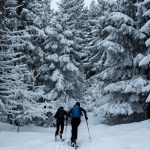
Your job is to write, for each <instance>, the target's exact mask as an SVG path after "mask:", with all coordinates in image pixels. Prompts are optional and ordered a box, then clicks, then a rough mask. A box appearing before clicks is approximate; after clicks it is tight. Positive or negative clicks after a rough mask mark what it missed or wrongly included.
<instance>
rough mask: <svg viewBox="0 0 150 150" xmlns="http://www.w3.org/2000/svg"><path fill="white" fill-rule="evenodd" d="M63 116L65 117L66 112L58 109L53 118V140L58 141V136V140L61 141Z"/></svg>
mask: <svg viewBox="0 0 150 150" xmlns="http://www.w3.org/2000/svg"><path fill="white" fill-rule="evenodd" d="M65 116H67V112H66V111H65V110H64V108H63V107H59V108H58V110H57V112H56V113H55V115H54V118H55V119H56V132H55V140H56V141H57V140H58V135H60V139H61V140H63V139H62V134H63V130H64V121H65Z"/></svg>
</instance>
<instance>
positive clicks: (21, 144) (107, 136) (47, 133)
mask: <svg viewBox="0 0 150 150" xmlns="http://www.w3.org/2000/svg"><path fill="white" fill-rule="evenodd" d="M89 127H90V133H91V137H92V143H90V140H89V138H88V130H87V126H86V124H85V122H83V123H81V125H80V127H79V138H78V144H79V150H150V120H147V121H143V122H139V123H131V124H123V125H116V126H107V125H92V124H91V123H90V124H89ZM16 130H17V128H16V127H14V126H11V125H7V124H4V123H0V131H1V132H0V150H73V148H72V147H69V146H68V145H67V141H68V140H69V139H70V130H71V129H70V126H68V128H67V139H66V142H55V141H54V132H55V128H41V127H35V126H33V125H30V126H26V127H23V128H21V131H20V132H19V133H17V132H16Z"/></svg>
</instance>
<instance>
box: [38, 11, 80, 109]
mask: <svg viewBox="0 0 150 150" xmlns="http://www.w3.org/2000/svg"><path fill="white" fill-rule="evenodd" d="M68 20H69V17H68V14H61V13H59V12H58V14H57V15H56V16H54V17H53V18H52V20H51V22H50V24H51V26H49V27H47V28H46V29H45V32H46V34H47V39H46V40H45V42H44V46H45V50H44V62H43V66H41V68H40V71H41V74H40V76H41V78H42V79H43V80H44V82H45V84H46V85H47V89H48V91H47V92H48V98H49V99H50V100H53V101H56V103H57V107H58V105H61V104H62V103H66V100H67V99H68V98H70V97H77V98H78V97H79V96H80V95H81V88H82V85H81V82H82V65H81V64H80V59H79V56H78V53H77V52H76V49H75V47H76V43H75V42H74V34H73V31H72V30H71V29H70V25H68Z"/></svg>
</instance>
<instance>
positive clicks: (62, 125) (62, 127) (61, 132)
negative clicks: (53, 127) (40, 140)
mask: <svg viewBox="0 0 150 150" xmlns="http://www.w3.org/2000/svg"><path fill="white" fill-rule="evenodd" d="M60 126H61V131H60V138H61V139H62V134H63V131H64V121H62V122H61V124H60Z"/></svg>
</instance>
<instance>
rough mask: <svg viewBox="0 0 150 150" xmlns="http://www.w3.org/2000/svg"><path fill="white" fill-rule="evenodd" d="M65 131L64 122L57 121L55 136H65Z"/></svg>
mask: <svg viewBox="0 0 150 150" xmlns="http://www.w3.org/2000/svg"><path fill="white" fill-rule="evenodd" d="M59 131H60V133H59ZM63 131H64V120H57V123H56V132H55V136H57V135H58V134H63Z"/></svg>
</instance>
